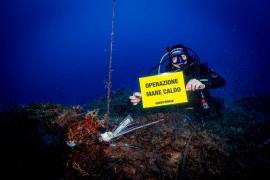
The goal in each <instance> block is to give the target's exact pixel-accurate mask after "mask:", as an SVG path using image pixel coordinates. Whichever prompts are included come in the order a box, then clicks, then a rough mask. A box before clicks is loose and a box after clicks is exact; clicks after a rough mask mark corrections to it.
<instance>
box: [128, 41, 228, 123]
mask: <svg viewBox="0 0 270 180" xmlns="http://www.w3.org/2000/svg"><path fill="white" fill-rule="evenodd" d="M166 49H167V54H168V60H169V63H168V65H167V66H166V69H165V71H166V72H177V71H183V74H184V82H185V83H186V92H187V97H188V102H187V103H181V104H179V105H176V106H179V107H180V108H181V109H185V110H187V109H188V110H193V111H191V112H194V111H195V113H192V114H193V115H192V118H198V117H202V118H203V117H209V116H215V115H216V114H217V113H219V110H220V109H221V108H222V105H221V103H220V102H218V101H217V99H216V98H214V97H212V96H211V94H210V93H209V89H215V88H220V87H223V86H225V85H226V81H225V79H224V78H222V77H221V76H220V75H218V74H217V73H216V72H214V71H213V70H212V69H210V68H208V67H207V63H204V64H201V63H200V60H199V57H198V56H197V54H196V53H195V52H194V51H193V50H192V49H190V48H187V47H185V46H184V45H182V44H178V45H175V46H173V47H172V48H170V47H167V48H166ZM188 50H190V51H192V53H189V51H188ZM165 55H166V54H165ZM163 57H164V56H163ZM164 62H165V61H164ZM164 62H163V63H164ZM160 64H162V63H160ZM160 64H159V66H160ZM141 98H142V95H141V93H140V92H135V93H133V95H132V96H130V97H129V99H130V101H131V102H132V103H133V105H137V104H138V103H139V102H140V101H141ZM189 114H190V113H189Z"/></svg>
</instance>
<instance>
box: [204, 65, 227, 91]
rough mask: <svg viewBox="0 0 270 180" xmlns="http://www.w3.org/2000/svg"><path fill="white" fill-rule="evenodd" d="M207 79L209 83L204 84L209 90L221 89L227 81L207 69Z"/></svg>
mask: <svg viewBox="0 0 270 180" xmlns="http://www.w3.org/2000/svg"><path fill="white" fill-rule="evenodd" d="M206 78H207V81H206V82H204V84H205V85H206V88H208V89H215V88H221V87H223V86H225V85H226V80H225V79H224V78H223V77H221V76H220V75H218V74H217V73H216V72H214V71H213V70H212V69H209V68H207V71H206Z"/></svg>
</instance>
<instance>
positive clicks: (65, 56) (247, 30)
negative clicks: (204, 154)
mask: <svg viewBox="0 0 270 180" xmlns="http://www.w3.org/2000/svg"><path fill="white" fill-rule="evenodd" d="M112 4H113V1H112V0H111V1H100V0H99V1H98V0H95V1H94V0H91V1H89V0H82V1H75V0H58V1H55V0H39V1H36V0H27V1H23V0H1V2H0V58H1V65H0V88H1V89H0V91H1V92H0V104H4V105H8V104H10V103H20V104H27V103H42V102H51V103H63V104H68V105H78V104H85V103H88V102H90V101H91V100H93V99H98V98H100V97H101V96H103V95H105V94H106V93H107V89H106V88H105V82H107V80H108V66H109V60H110V39H111V36H110V34H111V32H112ZM269 9H270V1H268V0H246V1H242V0H226V1H217V0H208V1H198V0H182V1H179V0H147V1H142V0H138V1H134V0H117V1H116V6H115V22H114V26H115V29H114V35H115V36H114V42H113V56H112V57H113V59H112V61H113V63H112V68H113V72H112V90H117V89H120V88H121V87H122V86H124V87H125V88H126V89H127V90H132V91H139V81H138V78H139V77H142V76H146V75H147V73H148V71H149V70H150V69H151V68H152V67H153V66H155V65H156V64H157V63H158V62H159V61H160V59H161V57H162V56H163V54H165V53H166V46H173V45H175V44H179V43H182V44H184V45H186V46H187V47H190V48H192V49H193V50H195V51H196V52H197V54H198V55H199V57H200V59H201V61H202V62H208V64H209V67H211V68H212V69H214V70H215V71H216V72H217V73H218V74H220V75H221V76H223V77H224V78H225V79H226V80H227V85H226V86H225V87H223V88H220V89H217V90H211V93H212V94H213V95H214V96H218V97H223V98H225V100H226V101H227V102H229V101H230V100H233V99H235V98H238V97H243V96H250V95H257V94H259V93H269V88H270V85H269V79H270V71H269V70H268V65H269V64H270V63H269V57H270V50H269V49H270V45H269V42H270V35H269V32H270V11H269ZM163 68H164V66H163ZM163 68H162V69H163ZM153 73H157V70H154V72H153Z"/></svg>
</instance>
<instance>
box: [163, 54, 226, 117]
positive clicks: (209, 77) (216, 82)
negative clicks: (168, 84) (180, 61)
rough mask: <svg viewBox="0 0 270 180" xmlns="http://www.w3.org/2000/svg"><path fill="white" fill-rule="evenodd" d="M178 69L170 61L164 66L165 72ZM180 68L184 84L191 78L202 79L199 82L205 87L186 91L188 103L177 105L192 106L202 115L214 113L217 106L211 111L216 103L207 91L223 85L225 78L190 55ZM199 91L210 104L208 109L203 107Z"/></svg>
mask: <svg viewBox="0 0 270 180" xmlns="http://www.w3.org/2000/svg"><path fill="white" fill-rule="evenodd" d="M178 70H179V69H177V68H176V67H174V66H173V65H172V64H171V63H169V64H168V65H167V66H166V72H173V71H178ZM180 70H182V71H183V72H184V80H185V85H186V84H187V83H188V82H189V81H190V80H191V79H197V80H203V79H204V80H205V81H201V82H202V83H203V84H205V86H206V87H205V89H203V90H196V91H187V97H188V103H183V104H180V105H179V106H180V107H181V108H183V107H185V108H192V109H193V108H194V109H195V111H196V112H197V113H199V114H201V115H203V116H210V115H213V113H215V112H216V111H218V108H217V107H216V109H214V111H215V112H213V107H215V104H216V103H215V102H214V101H213V98H212V96H211V94H210V93H209V89H215V88H220V87H223V86H225V85H226V81H225V79H224V78H222V77H221V76H220V75H218V74H217V73H216V72H214V71H213V70H212V69H210V68H208V67H207V64H199V63H198V62H197V61H195V60H193V59H192V58H190V57H189V59H188V61H187V64H185V65H181V68H180ZM201 92H202V93H203V95H204V97H205V98H206V100H207V103H208V105H209V106H210V108H208V109H205V108H204V107H203V105H202V102H201V100H202V96H201Z"/></svg>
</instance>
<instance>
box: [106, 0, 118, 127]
mask: <svg viewBox="0 0 270 180" xmlns="http://www.w3.org/2000/svg"><path fill="white" fill-rule="evenodd" d="M115 3H116V0H114V1H113V6H112V33H111V45H110V65H109V72H108V74H109V77H108V85H107V87H108V96H107V113H106V131H107V132H108V125H109V117H110V103H111V78H112V51H113V37H114V9H115Z"/></svg>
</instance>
